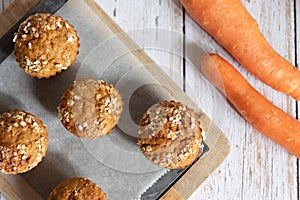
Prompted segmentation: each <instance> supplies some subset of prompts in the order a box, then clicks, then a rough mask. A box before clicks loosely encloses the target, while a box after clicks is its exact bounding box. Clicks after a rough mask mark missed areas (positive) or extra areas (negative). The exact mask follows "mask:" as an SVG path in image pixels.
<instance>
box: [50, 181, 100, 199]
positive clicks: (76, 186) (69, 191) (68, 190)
mask: <svg viewBox="0 0 300 200" xmlns="http://www.w3.org/2000/svg"><path fill="white" fill-rule="evenodd" d="M56 199H77V200H95V199H97V200H106V194H105V193H104V192H103V191H102V190H101V189H100V187H98V186H97V185H96V184H95V183H94V182H92V181H90V180H88V179H87V178H72V179H66V180H64V181H62V182H61V183H60V184H58V185H57V186H56V187H55V188H54V189H53V190H52V192H51V193H50V195H49V197H48V200H56Z"/></svg>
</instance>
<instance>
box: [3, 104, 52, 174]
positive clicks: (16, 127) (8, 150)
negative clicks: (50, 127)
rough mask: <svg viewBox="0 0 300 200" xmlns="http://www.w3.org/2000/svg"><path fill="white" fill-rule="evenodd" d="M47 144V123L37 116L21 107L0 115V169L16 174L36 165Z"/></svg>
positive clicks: (43, 154) (42, 155)
mask: <svg viewBox="0 0 300 200" xmlns="http://www.w3.org/2000/svg"><path fill="white" fill-rule="evenodd" d="M47 145H48V134H47V132H46V126H45V125H44V124H43V123H42V121H41V120H39V119H38V118H37V117H36V116H34V115H32V114H31V113H28V112H25V111H22V110H12V111H7V112H4V113H3V114H1V115H0V170H1V172H3V173H8V174H17V173H23V172H26V171H28V170H30V169H32V168H33V167H35V166H36V165H37V164H38V163H39V162H40V161H41V160H42V157H44V156H45V154H46V150H47Z"/></svg>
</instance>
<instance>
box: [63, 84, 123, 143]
mask: <svg viewBox="0 0 300 200" xmlns="http://www.w3.org/2000/svg"><path fill="white" fill-rule="evenodd" d="M122 110H123V101H122V97H121V95H120V94H119V92H118V90H117V89H115V87H114V86H113V85H112V84H108V83H106V82H104V81H102V80H94V79H80V80H77V81H74V82H73V83H72V84H71V85H70V86H69V88H68V89H67V90H66V91H65V92H64V94H63V96H62V97H61V101H60V105H59V106H58V116H59V119H60V121H61V122H62V124H63V125H64V126H65V128H66V129H67V130H69V131H70V132H71V133H73V134H75V135H77V136H78V137H83V138H95V137H101V136H104V135H106V134H108V133H109V132H110V131H111V129H113V128H114V127H115V125H116V124H117V123H118V121H119V119H120V116H121V113H122Z"/></svg>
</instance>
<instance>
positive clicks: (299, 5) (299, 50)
mask: <svg viewBox="0 0 300 200" xmlns="http://www.w3.org/2000/svg"><path fill="white" fill-rule="evenodd" d="M295 14H296V19H295V20H296V23H295V24H296V29H295V30H296V40H295V43H296V55H297V56H296V59H297V60H296V66H297V67H298V69H299V68H300V1H295ZM297 105H298V120H299V116H300V110H299V108H300V103H299V102H297ZM297 164H298V194H299V191H300V178H299V177H300V164H299V160H298V162H297ZM299 195H300V194H299ZM298 199H300V196H298Z"/></svg>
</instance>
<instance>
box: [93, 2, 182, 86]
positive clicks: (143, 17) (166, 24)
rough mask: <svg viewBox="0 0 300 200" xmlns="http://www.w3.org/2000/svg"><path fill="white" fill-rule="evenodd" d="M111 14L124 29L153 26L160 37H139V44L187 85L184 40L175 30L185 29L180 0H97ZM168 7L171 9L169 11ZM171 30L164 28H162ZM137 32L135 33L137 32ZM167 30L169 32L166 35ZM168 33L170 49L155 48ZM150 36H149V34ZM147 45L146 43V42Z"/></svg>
mask: <svg viewBox="0 0 300 200" xmlns="http://www.w3.org/2000/svg"><path fill="white" fill-rule="evenodd" d="M96 2H97V3H98V4H99V5H100V6H101V7H102V8H103V9H104V10H105V11H106V12H107V13H108V15H109V16H110V17H111V18H112V19H113V20H114V21H116V22H117V24H118V25H119V26H120V27H121V28H122V29H123V30H124V31H129V32H138V31H140V32H141V34H143V33H142V32H143V30H142V29H152V31H151V32H153V33H154V34H157V35H156V37H157V39H156V40H151V42H149V41H143V40H142V41H137V42H138V44H139V45H141V46H144V47H145V48H144V51H145V52H146V53H147V54H148V55H149V56H150V57H151V58H152V59H153V60H154V61H155V62H156V63H157V64H159V65H160V66H163V69H164V71H165V72H166V73H167V74H168V75H169V76H171V78H173V80H174V81H175V82H176V83H177V84H178V85H179V86H182V85H183V76H182V75H183V63H182V60H181V58H182V57H181V55H182V51H183V49H182V43H183V41H182V40H178V37H177V36H174V32H173V31H176V32H181V31H182V26H183V21H182V9H181V7H180V6H178V5H180V2H179V0H175V1H161V0H155V1H147V0H140V1H134V0H128V1H114V2H111V1H109V2H108V1H105V0H97V1H96ZM166 10H167V11H166ZM161 29H164V30H166V29H167V30H169V31H164V32H161V31H160V30H161ZM134 34H135V33H134ZM162 34H166V35H162ZM162 37H166V38H168V39H169V40H170V41H172V42H171V44H172V45H171V46H170V48H169V49H166V50H168V52H167V51H163V49H158V48H155V47H157V46H159V45H161V44H160V43H161V42H162V41H161V39H160V38H162ZM148 39H149V38H148ZM145 45H146V46H145ZM175 53H179V56H176V55H175Z"/></svg>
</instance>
